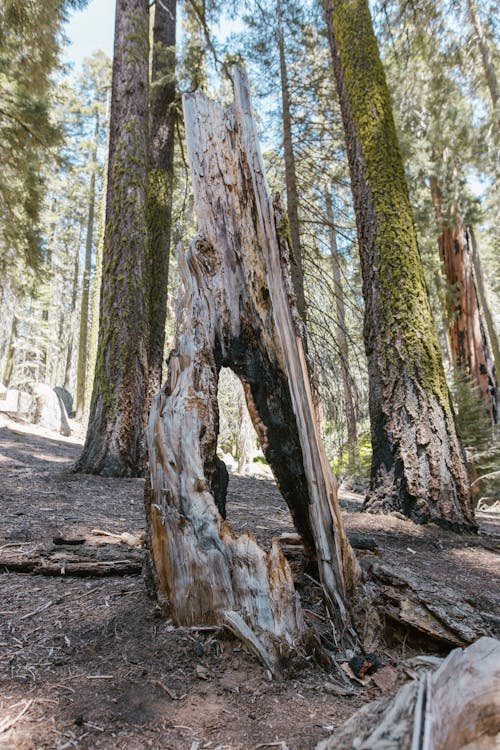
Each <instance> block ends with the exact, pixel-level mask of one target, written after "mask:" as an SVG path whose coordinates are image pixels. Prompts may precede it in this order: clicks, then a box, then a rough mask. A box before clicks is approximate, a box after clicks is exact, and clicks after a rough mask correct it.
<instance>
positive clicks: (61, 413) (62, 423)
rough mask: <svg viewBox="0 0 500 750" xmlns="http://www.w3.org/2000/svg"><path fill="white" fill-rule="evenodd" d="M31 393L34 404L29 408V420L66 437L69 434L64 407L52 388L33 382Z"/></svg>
mask: <svg viewBox="0 0 500 750" xmlns="http://www.w3.org/2000/svg"><path fill="white" fill-rule="evenodd" d="M32 393H33V404H34V405H33V409H32V410H31V421H32V422H33V423H34V424H38V425H40V427H44V428H45V429H46V430H52V431H53V432H59V433H60V434H61V435H65V436H66V437H68V436H69V435H71V429H70V426H69V422H68V414H67V412H66V408H65V406H64V403H63V401H62V399H61V398H60V397H59V396H58V395H57V393H56V392H55V391H54V389H53V388H51V387H50V385H47V384H46V383H35V384H34V385H33V387H32Z"/></svg>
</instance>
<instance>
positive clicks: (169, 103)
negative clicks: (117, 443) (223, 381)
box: [148, 0, 177, 398]
mask: <svg viewBox="0 0 500 750" xmlns="http://www.w3.org/2000/svg"><path fill="white" fill-rule="evenodd" d="M176 6H177V2H176V0H162V2H161V3H160V2H158V1H157V2H156V4H155V15H154V27H153V60H152V69H151V84H152V85H151V95H150V117H149V127H150V153H149V174H148V232H149V258H148V263H149V274H150V280H149V343H148V367H149V394H150V398H152V397H153V395H154V394H155V393H157V392H158V391H159V389H160V386H161V378H162V369H163V361H164V359H163V349H164V346H165V320H166V315H167V292H168V270H169V257H170V228H171V220H172V190H173V176H174V175H173V172H174V127H175V109H174V104H175V92H176V84H175V19H176Z"/></svg>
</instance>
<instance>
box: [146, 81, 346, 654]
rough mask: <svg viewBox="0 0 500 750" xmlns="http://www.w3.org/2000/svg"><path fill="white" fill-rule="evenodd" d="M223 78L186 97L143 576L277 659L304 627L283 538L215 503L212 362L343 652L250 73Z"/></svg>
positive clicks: (341, 535) (220, 484)
mask: <svg viewBox="0 0 500 750" xmlns="http://www.w3.org/2000/svg"><path fill="white" fill-rule="evenodd" d="M233 80H234V88H235V103H234V105H233V106H232V107H230V108H229V109H228V110H225V111H224V110H223V109H222V107H221V106H220V105H219V104H217V103H215V102H212V101H210V100H209V99H207V97H206V96H204V95H203V94H202V93H200V92H197V93H195V94H192V95H189V96H186V97H185V99H184V113H185V122H186V134H187V143H188V154H189V162H190V167H191V174H192V180H193V189H194V196H195V206H196V214H197V218H198V225H199V235H198V237H197V239H196V240H195V241H194V242H193V243H192V244H191V247H190V249H189V252H188V254H187V256H186V257H184V256H183V255H182V253H181V254H180V257H179V263H180V268H181V273H182V282H183V297H182V299H181V300H180V305H179V318H178V328H177V336H176V349H175V351H174V352H172V354H171V357H170V363H169V370H168V376H167V382H166V384H165V387H164V389H163V390H162V391H161V392H160V394H159V395H158V396H157V397H156V399H155V401H154V403H153V406H152V409H151V414H150V419H149V426H148V449H149V461H150V485H149V487H148V489H147V491H146V508H147V513H148V519H149V528H150V532H149V547H150V552H151V558H152V563H153V575H154V578H155V583H156V587H157V590H158V592H159V593H160V594H162V595H164V596H167V597H168V600H169V602H170V606H171V611H172V616H173V618H174V620H175V621H176V622H177V623H179V624H193V623H197V624H200V623H214V622H215V623H217V622H221V623H222V622H223V621H224V619H226V620H227V618H228V615H227V613H228V612H229V613H230V614H229V620H230V622H231V625H232V628H233V629H234V628H235V627H238V625H237V623H238V622H240V625H241V628H240V630H242V629H243V628H244V625H245V624H246V626H249V627H250V628H251V630H252V631H253V633H254V635H257V636H258V638H259V639H260V642H261V644H262V643H263V644H265V648H266V650H267V651H268V654H269V655H270V657H269V658H270V659H271V660H274V659H275V658H276V656H277V655H278V654H281V653H283V650H286V649H287V648H288V647H289V646H291V645H292V644H293V643H294V642H296V641H297V640H298V639H300V638H301V636H302V635H303V634H304V623H303V618H302V611H301V607H300V602H299V600H298V597H297V594H296V592H295V590H294V586H293V581H292V576H291V572H290V568H289V565H288V562H287V561H286V559H285V558H284V556H283V554H282V552H281V551H280V549H279V547H278V544H277V542H273V545H272V547H271V550H270V551H269V552H268V553H267V554H266V553H264V551H263V550H261V549H260V547H259V546H258V545H257V543H256V541H255V539H254V537H253V535H252V534H248V533H245V534H242V535H241V536H239V537H236V536H235V535H234V533H233V531H232V529H231V527H230V525H229V523H227V522H225V521H224V520H223V518H222V515H221V512H219V510H218V508H219V509H220V510H223V505H224V496H225V485H224V476H223V471H221V467H220V462H218V459H217V456H216V448H217V433H218V404H217V383H218V374H219V371H220V369H221V367H223V366H227V367H231V368H232V369H233V370H234V372H235V373H236V374H237V375H238V376H239V377H240V379H241V380H242V382H243V385H244V390H245V395H246V399H247V404H248V408H249V412H250V415H251V417H252V421H253V424H254V426H255V428H256V431H257V433H258V436H259V440H260V442H261V445H262V447H263V450H264V453H265V455H266V458H267V460H268V461H269V463H270V465H271V467H272V469H273V472H274V474H275V476H276V479H277V481H278V484H279V487H280V489H281V492H282V493H283V496H284V498H285V500H286V501H287V503H288V506H289V508H290V510H291V513H292V516H293V519H294V522H295V525H296V527H297V529H298V531H299V532H300V534H301V535H302V538H303V540H304V544H305V546H306V548H308V549H309V550H310V552H311V553H315V554H316V557H317V560H318V566H319V571H320V577H321V581H322V584H323V588H324V591H325V596H326V600H327V604H328V608H329V612H330V615H331V618H332V621H333V623H334V627H335V633H336V637H337V640H338V644H339V647H342V645H344V644H345V643H346V642H347V641H349V640H352V638H353V637H354V636H353V633H352V631H351V630H350V627H349V619H348V614H347V603H346V602H347V595H348V592H349V591H350V590H352V588H353V587H354V585H355V582H356V579H357V570H358V568H357V563H356V560H355V557H354V554H353V552H352V549H351V547H350V545H349V542H348V540H347V537H346V534H345V532H344V529H343V526H342V521H341V518H340V512H339V507H338V501H337V487H336V483H335V479H334V477H333V475H332V474H331V471H330V468H329V466H328V463H327V460H326V456H325V453H324V449H323V446H322V444H321V440H320V438H319V431H318V426H317V424H316V421H315V417H314V407H313V401H312V396H311V389H310V385H309V380H308V375H307V367H306V363H305V357H304V350H303V346H302V339H301V335H300V323H299V318H298V314H297V310H296V307H295V302H294V299H293V293H292V286H291V281H290V276H289V270H288V253H289V249H288V245H287V241H286V239H285V237H284V234H283V233H282V231H281V227H282V226H283V224H284V215H283V211H282V209H281V205H280V203H279V200H278V199H275V200H274V201H273V200H272V199H271V196H270V195H269V190H268V187H267V183H266V179H265V175H264V169H263V164H262V157H261V154H260V149H259V144H258V139H257V132H256V127H255V122H254V119H253V116H252V110H251V102H250V94H249V86H248V80H247V77H246V74H245V72H244V71H243V70H241V69H238V68H237V69H235V72H234V79H233ZM226 482H227V479H226ZM235 612H236V613H237V614H236V616H235V615H234V613H235ZM238 617H239V618H240V619H239V620H238ZM241 618H243V619H241ZM235 622H236V626H235ZM287 644H288V645H287Z"/></svg>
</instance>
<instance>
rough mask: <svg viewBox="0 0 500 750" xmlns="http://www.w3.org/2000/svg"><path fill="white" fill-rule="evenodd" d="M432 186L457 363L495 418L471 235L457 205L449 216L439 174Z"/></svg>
mask: <svg viewBox="0 0 500 750" xmlns="http://www.w3.org/2000/svg"><path fill="white" fill-rule="evenodd" d="M430 187H431V194H432V200H433V203H434V211H435V214H436V219H437V220H438V221H439V223H440V226H441V234H440V237H439V251H440V254H441V259H442V261H443V270H444V275H445V279H446V282H447V284H448V289H449V292H450V293H449V294H448V304H447V313H448V332H449V337H450V345H451V353H452V360H453V365H454V366H455V367H458V368H459V369H462V370H463V371H464V372H466V373H468V374H469V375H470V376H471V377H472V378H473V380H474V382H475V383H476V384H477V386H478V388H479V391H480V393H481V398H482V399H483V401H484V404H485V407H486V411H487V414H488V416H489V418H490V420H491V421H492V422H495V421H496V418H497V381H496V376H495V368H494V364H493V360H492V358H491V355H490V351H489V347H488V342H487V339H486V334H485V331H484V327H483V323H482V320H481V313H480V309H479V300H478V295H477V291H476V284H475V281H474V267H473V257H472V247H470V238H469V235H468V232H467V230H466V229H465V227H464V226H463V224H462V222H461V220H460V217H459V216H458V215H457V210H456V206H452V209H451V212H450V217H449V218H448V219H447V217H445V216H443V212H442V205H441V190H440V187H439V184H438V181H437V179H436V178H435V177H431V178H430Z"/></svg>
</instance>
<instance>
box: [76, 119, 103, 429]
mask: <svg viewBox="0 0 500 750" xmlns="http://www.w3.org/2000/svg"><path fill="white" fill-rule="evenodd" d="M98 146H99V111H98V110H97V109H96V112H95V132H94V143H93V146H92V152H91V154H90V160H91V162H92V164H93V167H92V174H91V175H90V185H89V205H88V213H87V233H86V237H85V263H84V267H83V278H82V299H81V304H80V334H79V338H78V366H77V371H76V404H75V411H76V416H77V419H81V418H82V416H83V413H84V410H85V377H86V375H87V360H88V330H89V313H90V271H91V267H92V248H93V244H94V214H95V189H96V170H97V148H98Z"/></svg>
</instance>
